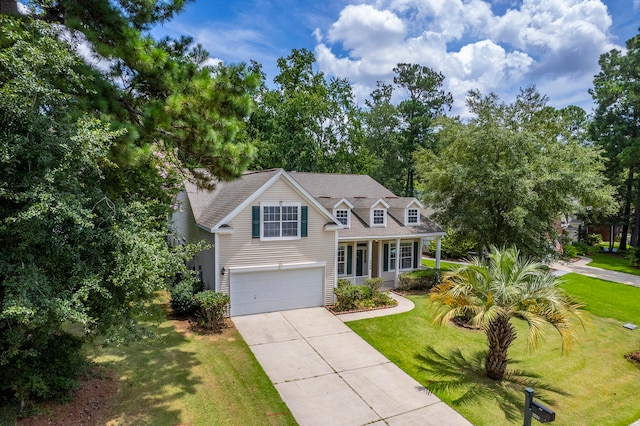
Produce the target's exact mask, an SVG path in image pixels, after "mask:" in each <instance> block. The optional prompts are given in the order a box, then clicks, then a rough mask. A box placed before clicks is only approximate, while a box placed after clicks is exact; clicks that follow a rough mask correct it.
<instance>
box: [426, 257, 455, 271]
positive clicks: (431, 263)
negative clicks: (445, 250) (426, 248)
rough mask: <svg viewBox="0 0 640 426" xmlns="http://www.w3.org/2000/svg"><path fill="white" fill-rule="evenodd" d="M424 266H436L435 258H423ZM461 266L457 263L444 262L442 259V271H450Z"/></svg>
mask: <svg viewBox="0 0 640 426" xmlns="http://www.w3.org/2000/svg"><path fill="white" fill-rule="evenodd" d="M422 266H428V267H429V268H435V267H436V261H435V260H434V259H422ZM458 266H460V265H459V264H457V263H451V262H444V261H440V270H442V271H450V270H452V269H454V268H456V267H458Z"/></svg>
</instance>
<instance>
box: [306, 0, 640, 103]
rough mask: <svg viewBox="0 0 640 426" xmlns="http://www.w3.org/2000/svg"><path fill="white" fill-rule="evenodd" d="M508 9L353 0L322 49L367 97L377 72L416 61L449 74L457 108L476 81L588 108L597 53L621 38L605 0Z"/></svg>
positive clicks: (441, 1)
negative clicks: (530, 89) (613, 31)
mask: <svg viewBox="0 0 640 426" xmlns="http://www.w3.org/2000/svg"><path fill="white" fill-rule="evenodd" d="M638 2H640V0H634V3H638ZM503 10H504V12H502V14H495V13H494V12H493V11H492V6H491V2H489V1H488V0H468V1H463V0H378V1H376V2H375V6H374V5H371V4H359V5H349V6H346V7H345V8H344V9H343V10H342V12H341V13H340V16H339V18H338V19H337V20H336V21H335V22H334V23H333V24H332V25H331V26H330V28H329V29H328V32H327V36H326V37H324V38H322V37H317V39H318V44H317V46H316V50H315V52H316V57H317V60H318V64H319V66H320V68H321V70H323V71H325V72H326V73H327V74H333V75H337V76H340V77H347V78H349V79H350V80H351V81H352V83H353V84H354V88H355V89H356V93H357V94H358V97H359V99H360V100H362V97H363V96H364V97H366V96H367V95H368V93H370V92H371V90H373V89H374V88H375V82H376V81H377V80H384V81H387V82H390V81H391V80H392V78H393V72H392V68H393V67H394V66H395V65H396V64H397V63H399V62H413V63H419V64H422V65H426V66H429V67H431V68H433V69H434V70H436V71H440V72H442V73H443V74H444V75H445V89H446V90H448V91H451V92H452V94H453V95H454V100H455V102H456V103H455V108H454V112H457V113H462V112H464V101H465V99H464V98H465V95H466V92H467V91H468V90H470V89H480V90H481V91H482V92H483V93H488V92H490V91H494V92H496V93H498V94H501V95H503V96H504V97H507V98H509V99H510V97H511V96H512V95H513V94H514V93H516V92H517V91H518V90H519V88H520V87H524V86H527V85H529V84H532V83H533V84H536V85H538V87H539V88H540V89H541V91H542V92H543V93H545V92H544V91H543V90H542V89H543V88H544V89H548V90H549V92H546V94H548V95H549V97H550V99H551V100H552V101H555V100H556V98H558V97H559V98H562V99H564V100H576V101H579V102H582V103H583V105H585V106H587V107H588V106H589V105H588V103H589V100H590V97H589V95H588V94H587V93H586V91H587V88H588V87H589V86H590V80H591V78H592V77H593V75H594V74H595V73H596V72H597V70H598V62H597V61H598V57H599V56H600V54H602V53H604V52H606V51H609V50H610V49H612V48H616V47H617V46H616V45H615V44H614V43H613V42H612V41H611V40H612V36H611V35H610V33H609V28H610V27H611V24H612V19H611V16H610V15H609V14H608V10H607V7H606V6H605V5H604V4H603V3H602V0H522V1H519V2H517V4H512V5H511V6H510V8H506V9H503ZM316 34H321V33H320V30H318V31H317V32H316ZM577 82H580V83H579V84H578V83H577ZM572 91H573V92H572ZM578 91H580V92H581V93H580V94H578V93H577V92H578Z"/></svg>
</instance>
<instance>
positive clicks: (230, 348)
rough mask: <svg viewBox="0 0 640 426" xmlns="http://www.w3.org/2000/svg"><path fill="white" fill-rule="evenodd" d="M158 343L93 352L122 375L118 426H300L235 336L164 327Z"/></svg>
mask: <svg viewBox="0 0 640 426" xmlns="http://www.w3.org/2000/svg"><path fill="white" fill-rule="evenodd" d="M157 332H158V337H157V338H153V339H146V340H144V341H140V342H136V343H133V344H131V345H128V346H122V347H108V348H100V347H95V348H93V356H92V358H93V359H94V361H96V362H97V363H99V364H101V365H106V366H108V367H110V368H113V369H114V370H115V371H116V375H117V377H119V391H118V395H117V399H116V403H115V405H114V407H113V410H112V413H111V415H110V417H109V418H107V419H104V421H103V422H101V424H113V425H139V424H148V425H167V426H172V425H190V426H197V425H256V424H261V425H262V424H264V425H295V424H296V422H295V420H294V418H293V416H292V415H291V414H290V412H289V410H288V408H287V406H286V405H285V404H284V402H282V400H281V399H280V396H279V395H278V392H277V391H276V389H275V388H274V387H273V385H272V384H271V382H270V380H269V379H268V377H267V376H266V374H265V373H264V371H263V370H262V368H261V367H260V365H259V364H258V362H257V361H256V359H255V357H254V356H253V354H252V353H251V351H250V349H249V347H248V346H247V345H246V343H245V342H244V340H243V339H242V337H241V336H240V334H239V333H238V332H237V331H236V330H235V329H228V330H226V331H225V332H224V333H223V334H220V335H212V336H201V335H192V334H186V335H185V334H184V333H180V332H178V331H176V329H175V328H174V325H173V324H172V323H171V322H169V321H166V320H165V321H164V322H162V323H161V324H160V326H159V328H158V330H157Z"/></svg>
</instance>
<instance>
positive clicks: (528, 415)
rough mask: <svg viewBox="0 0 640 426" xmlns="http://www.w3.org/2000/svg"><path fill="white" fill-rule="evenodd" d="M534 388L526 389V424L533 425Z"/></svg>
mask: <svg viewBox="0 0 640 426" xmlns="http://www.w3.org/2000/svg"><path fill="white" fill-rule="evenodd" d="M533 393H534V392H533V389H531V388H525V389H524V394H525V396H524V425H523V426H531V403H532V402H533Z"/></svg>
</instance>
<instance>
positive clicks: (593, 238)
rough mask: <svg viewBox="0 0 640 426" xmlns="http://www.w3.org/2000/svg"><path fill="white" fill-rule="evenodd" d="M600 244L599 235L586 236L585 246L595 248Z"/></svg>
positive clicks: (600, 236)
mask: <svg viewBox="0 0 640 426" xmlns="http://www.w3.org/2000/svg"><path fill="white" fill-rule="evenodd" d="M601 242H602V235H600V234H589V235H588V236H587V244H589V245H590V246H595V245H597V244H600V243H601Z"/></svg>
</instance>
